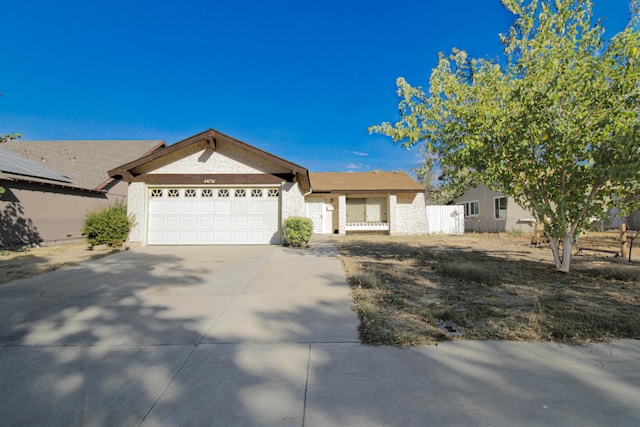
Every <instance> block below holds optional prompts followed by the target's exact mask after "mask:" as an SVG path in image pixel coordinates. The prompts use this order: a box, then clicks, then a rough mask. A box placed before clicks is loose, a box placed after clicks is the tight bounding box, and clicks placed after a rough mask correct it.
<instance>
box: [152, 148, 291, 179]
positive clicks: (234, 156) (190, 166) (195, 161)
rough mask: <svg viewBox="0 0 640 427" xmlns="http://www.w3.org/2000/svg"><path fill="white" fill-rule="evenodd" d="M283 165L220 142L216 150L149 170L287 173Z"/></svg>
mask: <svg viewBox="0 0 640 427" xmlns="http://www.w3.org/2000/svg"><path fill="white" fill-rule="evenodd" d="M286 172H287V170H285V169H283V168H282V167H281V166H279V165H277V164H275V163H273V162H270V161H268V160H267V159H264V158H262V157H258V156H255V155H252V154H251V153H248V152H246V151H243V150H240V149H239V148H238V147H235V146H231V145H225V144H220V145H219V147H218V148H217V149H216V151H213V150H211V149H210V148H206V149H204V148H203V149H200V150H199V151H197V152H195V153H192V154H189V155H188V156H186V157H183V158H180V157H178V158H176V159H175V161H174V162H173V163H169V164H165V165H162V166H160V167H158V168H157V169H154V170H149V171H148V173H152V174H154V173H155V174H160V173H161V174H183V173H194V174H196V173H232V174H242V173H286Z"/></svg>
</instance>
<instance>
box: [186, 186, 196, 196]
mask: <svg viewBox="0 0 640 427" xmlns="http://www.w3.org/2000/svg"><path fill="white" fill-rule="evenodd" d="M184 197H196V189H195V188H187V189H186V190H184Z"/></svg>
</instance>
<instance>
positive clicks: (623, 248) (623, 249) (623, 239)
mask: <svg viewBox="0 0 640 427" xmlns="http://www.w3.org/2000/svg"><path fill="white" fill-rule="evenodd" d="M620 256H621V257H622V259H627V258H629V245H628V244H627V224H620Z"/></svg>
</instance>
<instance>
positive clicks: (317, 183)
mask: <svg viewBox="0 0 640 427" xmlns="http://www.w3.org/2000/svg"><path fill="white" fill-rule="evenodd" d="M309 176H310V179H311V188H312V190H313V192H314V193H345V192H383V193H419V192H422V191H424V187H423V186H421V185H420V184H418V183H417V182H416V181H414V180H413V179H411V178H410V177H409V175H407V174H405V173H403V172H377V171H376V172H312V173H311V174H309Z"/></svg>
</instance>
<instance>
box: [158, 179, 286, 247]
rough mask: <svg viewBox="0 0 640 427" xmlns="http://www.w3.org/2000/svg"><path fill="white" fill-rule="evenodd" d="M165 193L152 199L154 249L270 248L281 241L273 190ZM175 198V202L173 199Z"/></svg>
mask: <svg viewBox="0 0 640 427" xmlns="http://www.w3.org/2000/svg"><path fill="white" fill-rule="evenodd" d="M169 190H170V189H164V191H162V192H161V196H158V193H154V194H155V196H154V197H150V198H149V205H148V206H149V215H148V222H147V224H148V234H147V240H148V243H149V244H157V245H179V244H183V245H197V244H201V245H207V244H269V243H278V241H279V236H280V233H279V217H280V215H279V208H280V206H279V203H280V202H279V199H278V198H277V197H276V198H273V197H272V198H268V197H267V195H268V194H269V193H268V189H262V190H259V189H253V190H252V189H239V190H237V191H236V189H213V190H212V191H206V192H202V191H201V189H193V188H189V189H187V188H182V189H176V188H173V189H171V191H169ZM169 195H172V197H169Z"/></svg>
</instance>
